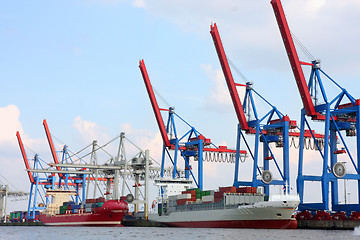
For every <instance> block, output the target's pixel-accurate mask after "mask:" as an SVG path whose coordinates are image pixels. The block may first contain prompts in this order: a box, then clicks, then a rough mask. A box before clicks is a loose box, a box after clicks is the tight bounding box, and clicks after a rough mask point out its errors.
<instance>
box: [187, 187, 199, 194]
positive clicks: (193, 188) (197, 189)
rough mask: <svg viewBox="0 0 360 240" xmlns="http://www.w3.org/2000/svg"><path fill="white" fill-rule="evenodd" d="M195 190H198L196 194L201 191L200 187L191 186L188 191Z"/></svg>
mask: <svg viewBox="0 0 360 240" xmlns="http://www.w3.org/2000/svg"><path fill="white" fill-rule="evenodd" d="M193 190H195V191H196V194H198V193H200V192H201V190H200V188H191V189H188V191H193Z"/></svg>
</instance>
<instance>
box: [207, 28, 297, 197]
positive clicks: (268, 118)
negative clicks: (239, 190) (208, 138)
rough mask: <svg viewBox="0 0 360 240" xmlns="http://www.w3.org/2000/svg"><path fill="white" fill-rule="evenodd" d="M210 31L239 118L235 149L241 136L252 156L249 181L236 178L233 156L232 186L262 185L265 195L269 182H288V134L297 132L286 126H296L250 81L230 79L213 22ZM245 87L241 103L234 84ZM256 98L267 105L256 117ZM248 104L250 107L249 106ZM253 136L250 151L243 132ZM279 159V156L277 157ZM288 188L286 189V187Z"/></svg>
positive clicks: (222, 48)
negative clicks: (279, 153) (274, 173)
mask: <svg viewBox="0 0 360 240" xmlns="http://www.w3.org/2000/svg"><path fill="white" fill-rule="evenodd" d="M210 33H211V36H212V38H213V41H214V45H215V48H216V51H217V55H218V57H219V61H220V65H221V67H222V70H223V73H224V76H225V80H226V83H227V86H228V89H229V92H230V96H231V99H232V102H233V105H234V108H235V112H236V115H237V118H238V121H239V124H238V132H237V149H239V148H240V141H241V139H243V140H244V142H245V145H246V146H247V148H248V151H249V152H250V155H251V157H252V158H253V172H252V181H250V182H249V181H239V180H238V177H239V158H238V157H237V158H236V164H235V175H234V186H236V187H238V186H253V187H258V186H262V187H264V192H265V194H266V195H269V193H270V185H283V186H286V185H287V184H289V180H290V171H289V136H292V137H297V132H290V131H289V129H295V128H296V121H293V120H290V118H289V117H288V116H286V115H283V114H282V113H281V112H280V111H279V110H278V109H277V108H276V107H275V106H273V105H271V104H270V103H269V102H268V101H267V100H266V99H265V98H263V97H262V96H261V95H260V94H259V93H258V92H256V91H255V90H254V89H253V87H252V83H250V82H247V83H246V85H244V84H238V83H235V82H234V78H233V76H232V73H231V69H230V66H229V63H228V60H227V57H226V54H225V50H224V47H223V45H222V42H221V38H220V35H219V31H218V29H217V26H216V23H215V24H214V25H211V27H210ZM238 86H239V87H245V88H246V92H245V97H244V105H242V104H241V101H240V98H239V93H238V91H237V88H236V87H238ZM255 95H257V96H258V97H260V98H261V99H262V100H263V101H264V102H265V103H266V104H268V105H269V106H270V108H271V110H270V111H269V112H267V113H266V114H265V115H264V116H262V117H260V116H259V115H258V112H257V110H256V106H255V101H254V96H255ZM249 104H250V105H251V106H249ZM250 111H252V113H253V115H254V118H255V119H254V120H251V121H250V120H249V121H248V120H247V119H246V117H245V112H248V113H250ZM243 132H244V133H245V134H252V135H255V143H254V145H255V146H254V150H253V151H252V150H251V149H250V145H249V143H248V141H247V139H246V138H245V137H244V134H243ZM260 142H262V143H263V159H262V160H263V167H262V168H261V167H259V165H260V164H259V143H260ZM272 142H275V143H276V145H277V147H282V148H283V154H282V162H283V166H282V168H281V167H280V164H279V163H278V158H276V157H275V153H274V152H273V151H272V150H271V149H270V145H269V144H270V143H272ZM279 158H281V157H279ZM270 162H273V163H274V165H275V169H277V171H278V173H279V175H280V177H281V179H280V180H273V177H272V173H271V172H270ZM258 173H259V174H260V175H261V179H258V178H257V174H258ZM288 190H289V189H288Z"/></svg>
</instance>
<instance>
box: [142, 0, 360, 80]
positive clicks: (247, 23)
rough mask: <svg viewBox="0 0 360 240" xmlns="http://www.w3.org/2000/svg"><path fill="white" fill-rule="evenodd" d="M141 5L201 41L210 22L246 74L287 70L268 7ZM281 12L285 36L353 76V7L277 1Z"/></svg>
mask: <svg viewBox="0 0 360 240" xmlns="http://www.w3.org/2000/svg"><path fill="white" fill-rule="evenodd" d="M143 2H144V9H145V10H146V11H147V12H149V13H150V14H152V15H154V16H157V17H160V18H164V19H167V20H169V21H171V22H173V23H174V24H176V25H177V26H178V27H179V29H181V30H182V31H183V32H185V33H195V34H196V35H197V36H199V37H201V38H205V39H207V38H209V39H210V38H211V37H210V34H209V26H210V23H211V22H214V21H215V22H216V23H217V24H218V26H219V27H220V29H219V30H220V33H221V36H222V38H223V40H224V42H225V43H226V44H225V45H226V49H228V51H227V52H228V55H229V56H237V57H238V56H240V58H241V59H243V62H246V63H247V66H248V67H249V68H253V69H262V68H265V69H282V71H284V70H289V66H288V62H287V58H286V54H285V50H284V47H283V46H282V41H281V37H280V33H279V30H278V26H277V23H276V20H275V17H274V13H273V10H272V7H271V4H270V1H266V2H264V1H244V0H242V1H236V0H229V1H221V0H210V1H204V0H200V1H190V0H184V1H176V3H175V2H174V1H166V0H159V1H149V0H143ZM283 7H284V11H285V13H286V16H287V20H288V22H289V25H290V28H291V31H292V32H293V33H295V34H296V35H297V37H298V38H299V39H300V40H301V41H302V43H303V44H304V45H305V46H306V47H307V48H308V49H309V50H310V52H311V53H312V54H313V55H314V56H315V58H321V59H323V60H326V61H327V65H326V66H327V67H329V68H331V69H333V71H341V72H342V73H346V74H349V73H352V74H353V75H354V74H356V72H357V69H358V68H359V67H358V66H359V65H360V61H359V59H358V58H357V57H356V56H358V55H359V54H360V46H359V44H358V43H357V39H359V38H360V28H359V27H357V25H356V23H357V22H358V20H359V18H358V13H359V11H360V2H359V1H357V0H348V1H325V0H306V1H304V2H299V1H295V0H289V1H283ZM335 46H341V47H335ZM230 53H231V54H230ZM303 60H307V59H306V58H305V59H303ZM354 65H355V66H354Z"/></svg>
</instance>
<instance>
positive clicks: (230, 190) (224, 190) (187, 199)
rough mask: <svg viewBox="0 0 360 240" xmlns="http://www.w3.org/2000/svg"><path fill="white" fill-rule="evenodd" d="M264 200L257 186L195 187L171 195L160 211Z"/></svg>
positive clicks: (159, 208) (168, 211)
mask: <svg viewBox="0 0 360 240" xmlns="http://www.w3.org/2000/svg"><path fill="white" fill-rule="evenodd" d="M264 200H265V195H264V194H260V193H257V188H256V187H240V188H236V187H232V186H231V187H220V188H219V191H214V190H207V191H201V190H200V189H199V188H193V189H188V190H186V191H183V192H181V194H178V195H174V196H169V198H168V201H167V203H165V204H166V205H165V204H164V206H163V205H162V204H159V207H158V211H159V214H162V211H164V214H167V213H170V212H174V211H179V210H180V211H181V209H184V210H185V208H187V207H196V206H200V205H201V206H205V205H206V206H209V207H211V208H217V207H220V206H224V205H239V204H240V205H241V204H244V205H247V204H253V203H255V202H259V201H264ZM219 204H220V205H219ZM210 205H211V206H210ZM213 205H214V206H213ZM215 205H216V206H215ZM217 205H219V206H217Z"/></svg>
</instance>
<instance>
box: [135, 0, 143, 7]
mask: <svg viewBox="0 0 360 240" xmlns="http://www.w3.org/2000/svg"><path fill="white" fill-rule="evenodd" d="M133 5H134V6H136V7H139V8H144V7H145V0H134V1H133Z"/></svg>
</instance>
